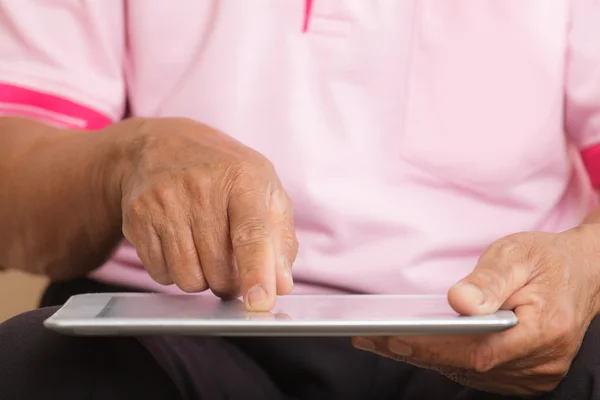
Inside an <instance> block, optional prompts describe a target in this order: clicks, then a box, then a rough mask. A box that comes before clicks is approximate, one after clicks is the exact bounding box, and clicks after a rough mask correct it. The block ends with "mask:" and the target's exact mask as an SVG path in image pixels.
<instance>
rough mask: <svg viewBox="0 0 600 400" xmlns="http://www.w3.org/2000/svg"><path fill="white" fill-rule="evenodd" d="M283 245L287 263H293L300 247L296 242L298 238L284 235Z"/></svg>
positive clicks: (292, 235)
mask: <svg viewBox="0 0 600 400" xmlns="http://www.w3.org/2000/svg"><path fill="white" fill-rule="evenodd" d="M283 244H284V248H285V253H286V255H287V257H288V258H289V259H288V261H289V262H293V261H294V260H295V259H296V256H297V255H298V249H299V247H300V243H299V242H298V238H297V237H296V235H294V234H290V235H285V237H284V238H283Z"/></svg>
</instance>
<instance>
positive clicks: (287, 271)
mask: <svg viewBox="0 0 600 400" xmlns="http://www.w3.org/2000/svg"><path fill="white" fill-rule="evenodd" d="M282 265H283V275H284V276H285V277H286V278H287V279H288V280H289V281H290V284H291V285H292V286H293V285H294V278H293V276H292V264H290V262H289V261H288V259H287V258H285V257H283V261H282Z"/></svg>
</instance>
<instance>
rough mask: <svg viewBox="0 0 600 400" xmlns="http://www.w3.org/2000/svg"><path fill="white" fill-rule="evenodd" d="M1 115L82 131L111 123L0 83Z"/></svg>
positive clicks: (46, 96)
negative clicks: (31, 119) (23, 117)
mask: <svg viewBox="0 0 600 400" xmlns="http://www.w3.org/2000/svg"><path fill="white" fill-rule="evenodd" d="M0 115H21V116H25V117H31V118H37V119H42V120H45V121H48V122H50V123H54V124H57V125H64V126H69V127H75V128H80V129H89V130H95V129H101V128H104V127H105V126H107V125H110V124H111V123H112V121H111V119H110V118H109V117H107V116H106V115H104V114H101V113H99V112H97V111H95V110H93V109H91V108H88V107H85V106H82V105H80V104H77V103H74V102H72V101H70V100H67V99H65V98H62V97H59V96H55V95H52V94H48V93H41V92H37V91H34V90H30V89H26V88H23V87H19V86H15V85H10V84H5V83H0Z"/></svg>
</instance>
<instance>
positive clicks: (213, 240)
mask: <svg viewBox="0 0 600 400" xmlns="http://www.w3.org/2000/svg"><path fill="white" fill-rule="evenodd" d="M123 124H128V125H125V126H123ZM109 129H121V130H123V132H124V133H125V132H129V133H128V134H127V135H126V136H125V138H124V139H122V142H124V143H127V145H123V148H127V149H129V150H130V151H129V153H128V154H127V156H126V157H124V158H128V159H130V161H129V162H128V163H126V168H124V172H123V174H122V177H121V179H120V186H121V192H122V193H121V196H122V201H121V204H122V212H123V233H124V235H125V238H126V239H127V240H129V241H130V242H131V243H132V244H133V245H134V246H135V248H136V250H137V253H138V255H139V257H140V259H141V260H142V262H143V264H144V266H145V268H146V270H147V271H148V273H149V274H150V276H151V277H152V278H153V279H154V280H155V281H156V282H158V283H161V284H164V285H168V284H172V283H175V284H176V285H177V286H178V287H179V288H181V289H182V290H184V291H186V292H200V291H203V290H206V289H208V288H210V289H211V290H212V291H213V292H214V293H215V294H216V295H218V296H220V297H225V298H232V297H237V296H238V295H239V293H240V291H241V293H242V294H243V295H244V302H245V305H246V307H247V309H248V310H252V311H268V310H270V309H271V308H272V306H273V304H274V301H275V296H276V294H286V293H288V292H289V291H291V289H292V286H293V282H292V276H291V266H292V264H293V262H294V260H295V258H296V254H297V251H298V244H297V241H296V236H295V231H294V218H293V211H292V205H291V202H290V199H289V198H288V196H287V195H286V193H285V191H284V190H283V188H282V186H281V184H280V182H279V179H278V177H277V174H276V173H275V170H274V168H273V166H272V165H271V163H270V162H269V161H268V160H267V159H266V158H265V157H264V156H262V155H261V154H259V153H257V152H256V151H254V150H252V149H250V148H248V147H246V146H244V145H242V144H241V143H239V142H238V141H236V140H234V139H233V138H231V137H229V136H227V135H225V134H223V133H220V132H218V131H216V130H214V129H211V128H209V127H207V126H205V125H202V124H200V123H197V122H194V121H191V120H186V119H142V120H129V121H124V122H122V123H121V124H117V125H115V126H114V127H111V128H109ZM125 152H127V151H125Z"/></svg>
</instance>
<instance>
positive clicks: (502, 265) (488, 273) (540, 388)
mask: <svg viewBox="0 0 600 400" xmlns="http://www.w3.org/2000/svg"><path fill="white" fill-rule="evenodd" d="M599 264H600V230H598V228H597V227H595V226H594V225H582V226H580V227H578V228H576V229H572V230H569V231H565V232H563V233H559V234H552V233H542V232H527V233H518V234H514V235H510V236H507V237H505V238H503V239H500V240H499V241H497V242H495V243H494V244H493V245H492V246H490V247H489V248H488V249H487V250H486V251H485V252H484V253H483V255H482V256H481V258H480V259H479V262H478V263H477V266H476V267H475V269H474V270H473V272H472V273H471V274H470V275H469V276H467V277H466V278H465V279H463V280H462V281H461V282H459V283H458V284H457V285H455V286H454V287H453V288H452V289H451V290H450V291H449V293H448V299H449V302H450V305H451V306H452V307H453V308H454V309H455V310H456V311H457V312H458V313H460V314H463V315H481V314H490V313H494V312H496V311H497V310H499V309H510V310H514V311H515V313H516V315H517V317H518V319H519V323H518V325H517V326H516V327H514V328H511V329H509V330H507V331H504V332H501V333H495V334H489V335H472V336H420V337H412V336H411V337H409V336H398V337H356V338H354V339H353V344H354V346H355V347H358V348H360V349H363V350H368V351H373V352H375V353H378V354H380V355H383V356H386V357H391V358H393V359H396V360H398V361H405V362H408V363H410V364H413V365H416V366H418V367H424V368H430V369H435V370H437V371H439V372H441V373H442V374H444V375H446V376H448V377H449V378H451V379H453V380H455V381H457V382H459V383H461V384H464V385H466V386H469V387H473V388H476V389H480V390H485V391H488V392H496V393H502V394H507V395H521V396H532V395H538V394H541V393H545V392H549V391H552V390H553V389H554V388H556V386H557V385H558V384H559V383H560V382H561V380H562V379H563V378H564V376H565V375H566V374H567V372H568V370H569V367H570V365H571V362H572V360H573V358H574V357H575V355H576V354H577V351H578V350H579V347H580V345H581V342H582V340H583V337H584V334H585V332H586V330H587V328H588V326H589V324H590V322H591V321H592V319H593V318H594V317H595V316H596V315H597V314H598V312H599V304H600V301H599V300H598V295H599V292H600V290H599V289H600V278H599V277H600V265H599Z"/></svg>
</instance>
